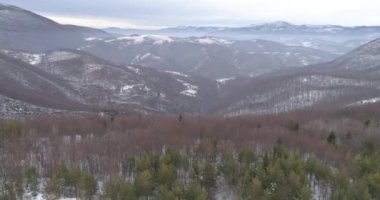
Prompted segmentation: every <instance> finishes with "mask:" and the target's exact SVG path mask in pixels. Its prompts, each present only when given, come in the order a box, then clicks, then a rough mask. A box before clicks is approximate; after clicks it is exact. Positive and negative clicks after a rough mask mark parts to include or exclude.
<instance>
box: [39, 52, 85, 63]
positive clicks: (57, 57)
mask: <svg viewBox="0 0 380 200" xmlns="http://www.w3.org/2000/svg"><path fill="white" fill-rule="evenodd" d="M78 57H79V55H78V54H76V53H72V52H67V51H56V52H53V53H51V54H50V55H49V56H48V57H47V59H48V61H49V62H58V61H63V60H72V59H75V58H78Z"/></svg>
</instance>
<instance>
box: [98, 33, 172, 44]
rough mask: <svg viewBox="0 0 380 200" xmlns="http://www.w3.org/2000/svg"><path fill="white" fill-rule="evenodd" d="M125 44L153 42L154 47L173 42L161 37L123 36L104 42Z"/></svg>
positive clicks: (168, 38) (170, 39) (166, 37)
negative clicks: (121, 42)
mask: <svg viewBox="0 0 380 200" xmlns="http://www.w3.org/2000/svg"><path fill="white" fill-rule="evenodd" d="M120 41H123V42H125V44H126V45H132V44H141V43H144V42H148V41H150V42H153V44H154V45H162V44H164V43H170V42H173V41H174V40H173V39H172V38H171V37H168V36H163V35H133V36H124V37H118V38H116V39H110V40H106V41H105V42H106V43H113V42H120Z"/></svg>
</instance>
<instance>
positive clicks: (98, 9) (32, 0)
mask: <svg viewBox="0 0 380 200" xmlns="http://www.w3.org/2000/svg"><path fill="white" fill-rule="evenodd" d="M0 2H2V3H6V4H12V5H16V6H19V7H22V8H25V9H27V10H31V11H33V12H36V13H38V14H41V15H44V16H46V17H49V18H51V19H53V20H55V21H58V22H60V23H63V24H75V25H82V26H89V27H96V28H106V27H120V28H136V29H155V28H163V27H171V26H181V25H187V26H245V25H250V24H255V23H265V22H271V21H287V22H291V23H295V24H336V25H345V26H355V25H380V14H379V11H380V1H379V0H59V1H55V0H0Z"/></svg>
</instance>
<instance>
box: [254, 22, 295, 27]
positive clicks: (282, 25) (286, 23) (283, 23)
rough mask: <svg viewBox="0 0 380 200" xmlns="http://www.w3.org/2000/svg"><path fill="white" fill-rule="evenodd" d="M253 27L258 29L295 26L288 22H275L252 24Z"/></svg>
mask: <svg viewBox="0 0 380 200" xmlns="http://www.w3.org/2000/svg"><path fill="white" fill-rule="evenodd" d="M250 26H251V27H257V26H271V27H287V26H294V24H292V23H289V22H286V21H273V22H268V23H260V24H252V25H250Z"/></svg>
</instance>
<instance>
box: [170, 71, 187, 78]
mask: <svg viewBox="0 0 380 200" xmlns="http://www.w3.org/2000/svg"><path fill="white" fill-rule="evenodd" d="M164 72H165V73H169V74H171V75H174V76H182V77H186V78H187V77H189V75H186V74H183V73H181V72H175V71H164Z"/></svg>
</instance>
